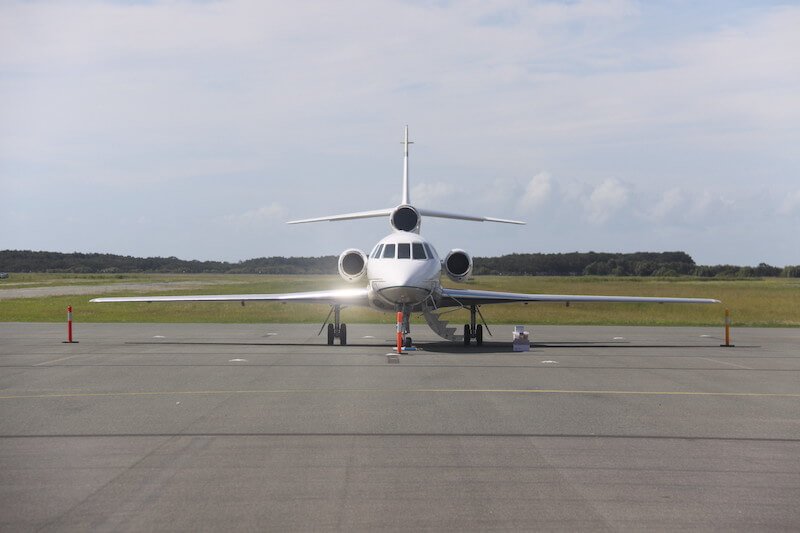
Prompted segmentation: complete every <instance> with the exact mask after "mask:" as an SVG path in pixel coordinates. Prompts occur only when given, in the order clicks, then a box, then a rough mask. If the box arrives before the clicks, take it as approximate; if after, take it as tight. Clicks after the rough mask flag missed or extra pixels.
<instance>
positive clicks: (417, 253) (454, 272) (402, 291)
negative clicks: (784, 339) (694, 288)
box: [91, 126, 720, 347]
mask: <svg viewBox="0 0 800 533" xmlns="http://www.w3.org/2000/svg"><path fill="white" fill-rule="evenodd" d="M409 144H413V143H412V142H410V141H409V140H408V126H406V128H405V139H404V141H403V145H404V158H403V194H402V202H401V204H400V205H398V206H397V207H393V208H387V209H378V210H375V211H362V212H358V213H348V214H344V215H333V216H327V217H320V218H309V219H304V220H294V221H292V222H288V223H289V224H305V223H309V222H322V221H334V220H353V219H357V218H371V217H387V216H388V217H389V222H390V224H391V226H392V230H393V232H392V233H391V234H390V235H387V236H386V237H384V238H383V239H381V240H380V241H379V242H378V243H377V244H376V245H375V247H374V248H373V249H372V251H371V252H370V254H369V255H367V254H365V253H364V252H362V251H361V250H358V249H355V248H351V249H349V250H345V251H344V252H342V254H341V255H340V256H339V274H340V275H341V276H342V277H343V278H344V279H345V280H347V281H349V282H358V281H360V280H362V279H365V278H366V281H367V285H366V287H362V288H354V289H340V290H326V291H311V292H295V293H285V294H223V295H198V296H136V297H115V298H95V299H93V300H91V301H92V302H229V301H234V302H242V304H244V302H254V301H279V302H305V303H317V304H319V303H322V304H328V305H330V306H331V311H330V312H329V313H328V317H327V318H326V319H325V322H324V323H323V326H322V328H323V329H324V328H325V325H326V324H327V326H328V344H334V342H335V339H339V343H340V344H347V326H346V324H343V323H341V321H340V311H341V309H342V308H345V307H355V306H362V307H371V308H373V309H376V310H378V311H384V312H396V313H402V317H401V318H402V320H401V322H399V324H400V327H399V329H400V333H401V335H402V337H401V339H400V343H401V344H403V345H405V346H406V347H410V346H411V344H412V340H411V337H410V336H409V333H410V331H411V329H410V326H409V318H410V316H411V314H412V313H421V314H422V315H423V316H424V317H425V320H426V321H427V323H428V325H429V326H430V327H431V329H432V330H433V331H434V332H436V333H437V334H438V335H439V336H441V337H443V338H445V339H447V340H451V341H461V342H463V343H464V344H465V345H469V344H470V343H471V341H472V340H473V339H474V340H475V344H476V345H479V346H480V345H481V344H483V325H482V324H478V323H477V316H480V318H481V321H482V322H483V324H486V321H485V320H483V315H481V313H480V310H479V307H480V306H481V305H486V304H500V303H514V302H566V303H569V302H626V303H631V302H645V303H703V304H712V303H720V302H719V300H712V299H705V298H655V297H633V296H583V295H571V294H519V293H508V292H492V291H476V290H467V289H448V288H445V287H442V283H441V277H442V271H444V273H445V275H447V277H448V278H450V279H451V280H452V281H455V282H461V281H465V280H466V279H468V278H469V277H470V274H471V273H472V257H471V256H470V255H469V254H468V253H467V252H465V251H464V250H460V249H454V250H450V251H449V252H448V253H447V255H446V256H445V258H444V260H442V259H440V257H439V255H438V254H437V253H436V250H435V249H434V248H433V246H432V245H431V244H430V243H429V242H428V241H426V240H425V239H424V238H423V237H422V236H421V235H420V234H419V230H420V223H421V221H422V217H423V216H427V217H439V218H451V219H458V220H472V221H477V222H501V223H505V224H524V222H520V221H516V220H505V219H500V218H490V217H477V216H471V215H459V214H453V213H442V212H439V211H431V210H429V209H420V208H416V207H414V206H413V205H411V199H410V197H409V185H408V145H409ZM459 308H463V309H468V310H469V312H470V323H469V324H465V325H464V329H463V335H457V334H456V330H457V328H456V327H453V326H449V325H448V323H447V322H446V321H444V320H442V319H441V315H442V314H444V313H447V312H450V311H452V310H456V309H459ZM331 315H333V322H330V318H331ZM323 329H320V333H322V331H323ZM487 331H489V330H488V326H487ZM489 334H490V335H491V332H490V331H489Z"/></svg>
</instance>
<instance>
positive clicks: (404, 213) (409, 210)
mask: <svg viewBox="0 0 800 533" xmlns="http://www.w3.org/2000/svg"><path fill="white" fill-rule="evenodd" d="M389 220H390V221H391V223H392V227H393V228H394V229H395V230H396V231H412V232H414V233H419V223H420V220H421V219H420V216H419V211H417V210H416V209H414V208H413V207H411V206H410V205H400V206H397V207H396V208H395V210H394V211H392V216H391V217H390V219H389Z"/></svg>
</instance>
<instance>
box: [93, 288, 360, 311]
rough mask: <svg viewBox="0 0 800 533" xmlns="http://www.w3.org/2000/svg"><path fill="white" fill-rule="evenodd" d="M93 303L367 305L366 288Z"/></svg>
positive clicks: (126, 298)
mask: <svg viewBox="0 0 800 533" xmlns="http://www.w3.org/2000/svg"><path fill="white" fill-rule="evenodd" d="M90 301H91V302H95V303H111V302H301V303H316V304H330V305H335V304H336V305H342V306H348V307H349V306H367V305H369V299H368V298H367V289H366V288H363V289H339V290H331V291H310V292H287V293H283V294H206V295H192V296H122V297H110V298H94V299H93V300H90Z"/></svg>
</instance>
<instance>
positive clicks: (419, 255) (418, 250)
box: [411, 242, 425, 259]
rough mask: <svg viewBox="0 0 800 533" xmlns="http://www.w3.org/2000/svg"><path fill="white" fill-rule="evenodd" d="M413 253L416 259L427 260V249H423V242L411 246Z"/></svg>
mask: <svg viewBox="0 0 800 533" xmlns="http://www.w3.org/2000/svg"><path fill="white" fill-rule="evenodd" d="M411 253H412V255H413V257H414V259H425V248H423V247H422V243H421V242H415V243H413V244H412V245H411Z"/></svg>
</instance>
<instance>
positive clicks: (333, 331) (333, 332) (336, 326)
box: [319, 305, 347, 346]
mask: <svg viewBox="0 0 800 533" xmlns="http://www.w3.org/2000/svg"><path fill="white" fill-rule="evenodd" d="M341 310H342V306H340V305H334V306H332V307H331V312H330V313H328V317H327V318H326V319H325V323H327V324H328V345H330V346H332V345H333V343H334V341H335V339H339V344H341V345H342V346H344V345H345V344H347V324H342V323H340V321H339V313H340V311H341ZM331 314H333V323H328V320H329V319H330V318H331ZM322 327H323V328H324V327H325V324H322ZM319 332H320V333H322V330H321V329H320V330H319Z"/></svg>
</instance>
